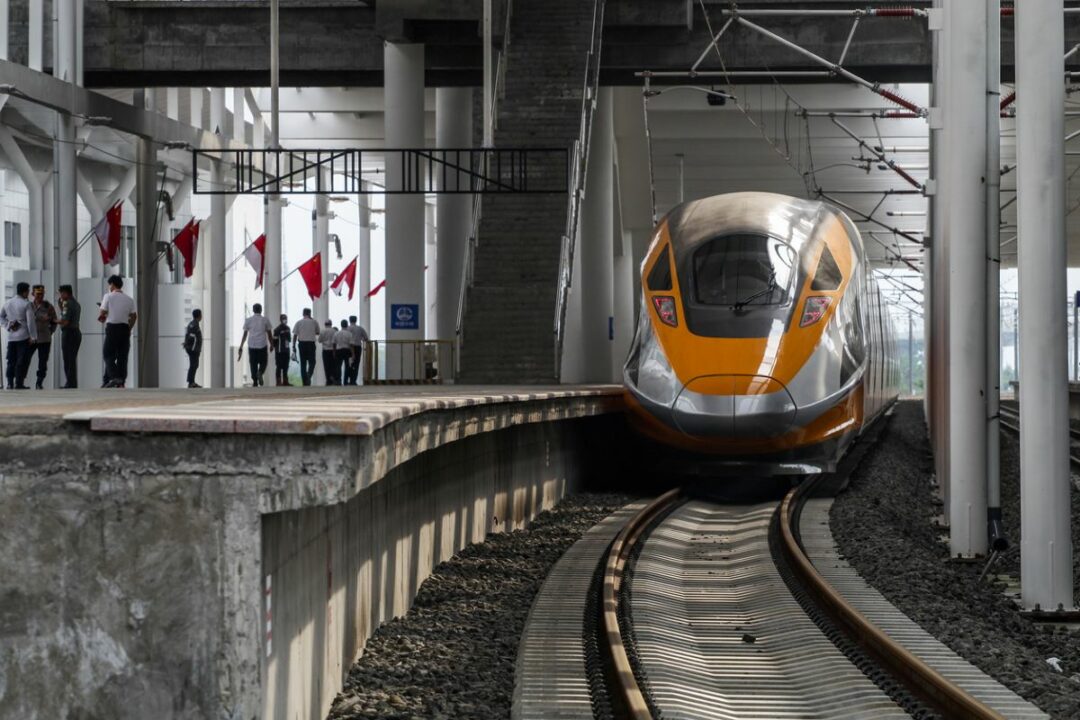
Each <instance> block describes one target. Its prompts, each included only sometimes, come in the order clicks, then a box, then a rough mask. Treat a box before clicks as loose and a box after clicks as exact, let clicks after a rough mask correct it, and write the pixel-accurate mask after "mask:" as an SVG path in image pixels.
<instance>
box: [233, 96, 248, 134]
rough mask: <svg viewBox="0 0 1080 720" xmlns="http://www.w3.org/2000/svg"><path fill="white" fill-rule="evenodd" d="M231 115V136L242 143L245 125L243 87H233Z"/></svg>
mask: <svg viewBox="0 0 1080 720" xmlns="http://www.w3.org/2000/svg"><path fill="white" fill-rule="evenodd" d="M232 107H233V117H232V136H233V139H234V140H236V141H238V142H241V143H243V142H244V141H245V140H244V135H245V132H244V129H245V127H246V125H245V123H244V88H233V101H232Z"/></svg>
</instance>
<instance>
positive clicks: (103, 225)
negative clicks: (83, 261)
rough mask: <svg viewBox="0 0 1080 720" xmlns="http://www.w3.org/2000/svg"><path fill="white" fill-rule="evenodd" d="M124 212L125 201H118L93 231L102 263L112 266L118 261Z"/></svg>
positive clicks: (106, 212)
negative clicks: (122, 213)
mask: <svg viewBox="0 0 1080 720" xmlns="http://www.w3.org/2000/svg"><path fill="white" fill-rule="evenodd" d="M122 211H123V200H117V201H116V204H115V205H113V206H112V207H111V208H109V209H108V210H107V211H105V217H103V218H101V220H99V221H98V224H97V225H95V226H94V228H93V229H92V230H91V232H92V233H94V237H95V238H97V242H98V248H100V250H101V262H102V263H104V264H105V265H112V264H113V262H114V261H115V260H116V254H117V253H118V252H119V251H120V214H121V212H122Z"/></svg>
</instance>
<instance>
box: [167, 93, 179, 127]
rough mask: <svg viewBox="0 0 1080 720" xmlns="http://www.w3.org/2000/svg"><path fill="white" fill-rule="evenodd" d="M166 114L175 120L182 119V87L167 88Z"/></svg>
mask: <svg viewBox="0 0 1080 720" xmlns="http://www.w3.org/2000/svg"><path fill="white" fill-rule="evenodd" d="M165 114H166V115H168V116H169V117H170V118H172V119H173V120H179V119H180V88H174V87H171V88H165Z"/></svg>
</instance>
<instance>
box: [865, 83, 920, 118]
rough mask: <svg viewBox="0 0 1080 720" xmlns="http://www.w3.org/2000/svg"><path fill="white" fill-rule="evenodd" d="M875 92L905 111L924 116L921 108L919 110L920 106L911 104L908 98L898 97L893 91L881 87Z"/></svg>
mask: <svg viewBox="0 0 1080 720" xmlns="http://www.w3.org/2000/svg"><path fill="white" fill-rule="evenodd" d="M874 92H876V93H877V94H878V95H880V96H881V97H883V98H885V99H886V100H888V101H890V102H894V103H896V104H897V105H899V106H900V107H902V108H904V109H905V110H910V111H911V112H913V113H915V114H916V115H921V114H922V113H921V108H919V106H918V105H916V104H915V103H913V102H911V101H910V100H908V99H907V98H904V97H901V96H899V95H897V94H896V93H894V92H892V91H891V90H886V89H885V88H880V87H879V88H875V89H874Z"/></svg>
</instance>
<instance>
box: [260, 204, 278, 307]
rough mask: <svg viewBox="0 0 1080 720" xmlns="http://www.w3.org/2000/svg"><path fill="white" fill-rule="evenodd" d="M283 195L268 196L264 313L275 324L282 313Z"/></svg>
mask: <svg viewBox="0 0 1080 720" xmlns="http://www.w3.org/2000/svg"><path fill="white" fill-rule="evenodd" d="M281 206H282V203H281V196H280V195H268V196H267V197H266V259H265V262H266V269H265V275H264V277H263V315H264V316H266V317H268V318H271V322H272V323H274V324H275V325H276V324H277V322H278V317H279V316H280V315H281Z"/></svg>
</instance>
